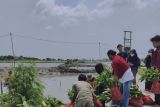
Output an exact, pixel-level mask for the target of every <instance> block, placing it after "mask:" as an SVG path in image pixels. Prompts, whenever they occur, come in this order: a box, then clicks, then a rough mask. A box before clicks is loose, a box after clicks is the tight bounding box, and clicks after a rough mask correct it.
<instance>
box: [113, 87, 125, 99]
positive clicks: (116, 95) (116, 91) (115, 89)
mask: <svg viewBox="0 0 160 107" xmlns="http://www.w3.org/2000/svg"><path fill="white" fill-rule="evenodd" d="M111 91H112V92H111V94H112V95H111V96H112V97H111V98H112V100H114V101H122V100H123V96H122V94H121V92H120V89H119V88H118V87H117V86H114V87H112V89H111Z"/></svg>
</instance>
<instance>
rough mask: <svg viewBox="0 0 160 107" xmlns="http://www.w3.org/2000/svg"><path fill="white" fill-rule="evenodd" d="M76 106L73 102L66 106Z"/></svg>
mask: <svg viewBox="0 0 160 107" xmlns="http://www.w3.org/2000/svg"><path fill="white" fill-rule="evenodd" d="M74 106H75V103H73V102H70V103H69V104H66V105H65V107H74Z"/></svg>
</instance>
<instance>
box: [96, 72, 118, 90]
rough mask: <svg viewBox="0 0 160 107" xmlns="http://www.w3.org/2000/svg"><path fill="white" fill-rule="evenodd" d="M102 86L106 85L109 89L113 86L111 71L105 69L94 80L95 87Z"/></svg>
mask: <svg viewBox="0 0 160 107" xmlns="http://www.w3.org/2000/svg"><path fill="white" fill-rule="evenodd" d="M103 84H106V85H107V86H108V87H109V88H111V87H112V86H113V85H114V84H115V81H114V78H113V73H112V71H111V69H105V70H104V72H103V73H102V74H100V75H99V76H97V78H96V85H97V87H98V86H100V85H103Z"/></svg>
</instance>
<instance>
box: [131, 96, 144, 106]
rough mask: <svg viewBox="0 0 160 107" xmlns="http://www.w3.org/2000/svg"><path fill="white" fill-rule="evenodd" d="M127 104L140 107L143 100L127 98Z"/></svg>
mask: <svg viewBox="0 0 160 107" xmlns="http://www.w3.org/2000/svg"><path fill="white" fill-rule="evenodd" d="M129 104H130V105H131V106H134V107H142V106H143V100H142V98H133V97H132V98H131V99H130V100H129Z"/></svg>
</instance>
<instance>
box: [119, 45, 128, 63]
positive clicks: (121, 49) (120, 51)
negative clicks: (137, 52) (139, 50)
mask: <svg viewBox="0 0 160 107" xmlns="http://www.w3.org/2000/svg"><path fill="white" fill-rule="evenodd" d="M117 49H118V50H119V53H118V54H117V55H119V56H121V57H122V58H124V59H125V60H127V58H128V54H127V53H126V52H124V50H123V45H121V44H118V45H117Z"/></svg>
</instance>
